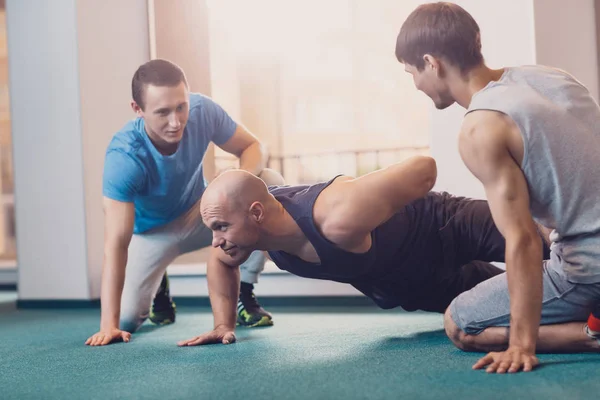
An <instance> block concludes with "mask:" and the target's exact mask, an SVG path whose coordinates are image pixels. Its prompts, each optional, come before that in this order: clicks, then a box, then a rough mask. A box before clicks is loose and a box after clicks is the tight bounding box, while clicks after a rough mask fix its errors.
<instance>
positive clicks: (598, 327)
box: [585, 314, 600, 340]
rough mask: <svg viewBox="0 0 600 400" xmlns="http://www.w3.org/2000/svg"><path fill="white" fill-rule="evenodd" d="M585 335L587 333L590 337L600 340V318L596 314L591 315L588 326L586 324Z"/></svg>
mask: <svg viewBox="0 0 600 400" xmlns="http://www.w3.org/2000/svg"><path fill="white" fill-rule="evenodd" d="M585 333H587V335H588V336H589V337H593V338H596V339H598V340H600V318H598V317H597V316H595V315H594V314H590V316H589V318H588V320H587V324H585Z"/></svg>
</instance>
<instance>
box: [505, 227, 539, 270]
mask: <svg viewBox="0 0 600 400" xmlns="http://www.w3.org/2000/svg"><path fill="white" fill-rule="evenodd" d="M542 250H543V246H542V239H541V237H540V236H539V234H538V233H537V231H536V230H535V229H528V230H526V231H522V232H519V233H516V234H513V235H512V237H507V240H506V259H507V262H509V260H515V259H519V258H521V257H522V256H523V255H527V256H528V257H532V258H533V257H535V258H537V257H540V258H543V257H542V252H543V251H542Z"/></svg>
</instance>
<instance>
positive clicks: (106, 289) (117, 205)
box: [86, 197, 135, 345]
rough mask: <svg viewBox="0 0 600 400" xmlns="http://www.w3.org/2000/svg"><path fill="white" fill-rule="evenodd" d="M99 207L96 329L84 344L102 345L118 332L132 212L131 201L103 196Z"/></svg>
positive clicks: (131, 230) (132, 218)
mask: <svg viewBox="0 0 600 400" xmlns="http://www.w3.org/2000/svg"><path fill="white" fill-rule="evenodd" d="M103 208H104V259H103V263H102V286H101V293H100V301H101V317H100V332H98V333H97V334H96V335H94V336H92V337H90V338H89V339H88V341H86V344H92V345H105V344H108V343H110V342H111V341H112V340H115V339H116V338H117V336H119V332H120V331H119V316H120V312H121V295H122V293H123V284H124V282H125V266H126V264H127V250H128V248H129V243H130V242H131V237H132V235H133V220H134V216H135V211H134V206H133V203H125V202H121V201H116V200H112V199H109V198H107V197H104V199H103ZM128 335H129V334H127V335H125V336H128ZM127 340H128V337H127Z"/></svg>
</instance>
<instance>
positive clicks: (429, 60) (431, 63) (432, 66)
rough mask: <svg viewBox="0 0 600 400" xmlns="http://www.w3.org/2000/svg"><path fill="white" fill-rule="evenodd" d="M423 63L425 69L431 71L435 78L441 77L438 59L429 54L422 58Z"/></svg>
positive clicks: (440, 64) (441, 72) (440, 66)
mask: <svg viewBox="0 0 600 400" xmlns="http://www.w3.org/2000/svg"><path fill="white" fill-rule="evenodd" d="M423 61H424V62H425V69H428V70H431V71H432V72H434V73H435V74H436V76H437V77H441V75H442V74H443V71H442V63H441V62H440V60H439V59H437V58H435V57H434V56H432V55H431V54H425V55H424V56H423Z"/></svg>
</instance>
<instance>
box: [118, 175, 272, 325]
mask: <svg viewBox="0 0 600 400" xmlns="http://www.w3.org/2000/svg"><path fill="white" fill-rule="evenodd" d="M265 172H267V174H262V175H261V178H262V179H263V180H265V181H266V183H267V184H268V185H271V184H273V185H279V184H282V182H283V178H281V175H278V174H277V173H275V172H274V171H272V170H265ZM273 174H276V176H273ZM263 175H264V176H263ZM269 178H270V179H269ZM277 179H281V182H279V181H277ZM272 180H274V181H273V182H271V181H272ZM211 243H212V231H211V230H210V229H209V228H208V227H207V226H206V225H204V223H203V222H202V217H201V215H200V201H198V202H197V203H196V204H194V206H193V207H191V208H190V209H189V210H188V211H187V212H186V213H185V214H183V215H181V216H180V217H179V218H177V219H176V220H174V221H172V222H170V223H169V224H167V225H165V226H161V227H159V228H155V229H152V230H150V231H148V232H144V233H142V234H134V235H133V237H132V238H131V243H130V244H129V251H128V256H127V267H126V268H125V285H124V287H123V294H122V295H121V320H120V327H121V329H122V330H125V331H128V332H134V331H136V330H137V329H138V328H139V327H140V326H141V325H142V323H143V322H144V321H145V320H146V318H148V314H149V311H150V306H151V305H152V300H153V299H154V296H155V295H156V292H157V291H158V287H159V286H160V281H161V279H162V276H163V275H164V273H165V271H166V269H167V266H168V265H169V264H171V263H172V262H173V260H175V258H177V257H178V256H179V255H181V254H185V253H189V252H192V251H195V250H198V249H201V248H203V247H207V246H210V245H211ZM264 266H265V256H264V254H263V252H261V251H255V252H253V253H252V254H251V255H250V257H249V258H248V260H247V261H246V262H245V263H243V264H242V265H241V266H240V277H241V281H242V282H246V283H256V282H257V281H258V275H259V274H260V273H261V272H262V270H263V269H264Z"/></svg>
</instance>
